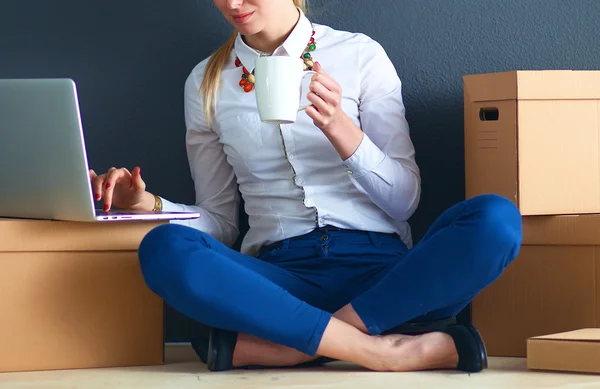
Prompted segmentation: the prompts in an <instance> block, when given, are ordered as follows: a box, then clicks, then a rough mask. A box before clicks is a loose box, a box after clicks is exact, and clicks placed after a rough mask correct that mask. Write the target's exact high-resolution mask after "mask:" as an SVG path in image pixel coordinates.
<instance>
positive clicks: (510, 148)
mask: <svg viewBox="0 0 600 389" xmlns="http://www.w3.org/2000/svg"><path fill="white" fill-rule="evenodd" d="M599 107H600V71H571V70H551V71H514V72H504V73H492V74H478V75H468V76H465V77H464V113H465V118H464V120H465V170H466V171H465V173H466V177H465V179H466V195H467V198H469V197H472V196H475V195H478V194H482V193H496V194H500V195H503V196H506V197H508V198H510V199H512V200H513V201H514V202H515V204H516V205H517V206H518V207H519V209H520V210H521V213H522V214H523V215H561V214H585V213H600V117H599V115H598V109H599Z"/></svg>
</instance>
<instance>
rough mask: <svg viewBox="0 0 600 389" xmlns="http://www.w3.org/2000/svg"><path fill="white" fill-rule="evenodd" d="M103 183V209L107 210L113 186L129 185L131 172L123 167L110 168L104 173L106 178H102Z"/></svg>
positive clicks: (110, 204)
mask: <svg viewBox="0 0 600 389" xmlns="http://www.w3.org/2000/svg"><path fill="white" fill-rule="evenodd" d="M103 184H104V187H103V188H102V190H103V192H104V194H103V197H104V210H105V211H108V210H109V209H110V207H111V206H112V200H113V193H114V190H115V187H116V186H117V185H118V184H122V185H123V186H125V187H130V186H131V173H130V172H129V170H127V169H125V168H121V169H115V168H111V169H109V171H108V173H107V174H106V178H105V179H104V183H103Z"/></svg>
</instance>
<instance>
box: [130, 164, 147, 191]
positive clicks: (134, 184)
mask: <svg viewBox="0 0 600 389" xmlns="http://www.w3.org/2000/svg"><path fill="white" fill-rule="evenodd" d="M131 188H132V189H135V190H139V191H144V190H146V183H145V182H144V180H142V169H141V168H140V167H139V166H136V167H135V168H134V169H133V171H132V172H131Z"/></svg>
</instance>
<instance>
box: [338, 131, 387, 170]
mask: <svg viewBox="0 0 600 389" xmlns="http://www.w3.org/2000/svg"><path fill="white" fill-rule="evenodd" d="M385 158H386V155H385V153H384V152H383V151H381V149H379V147H377V145H375V143H373V141H372V140H371V139H370V138H369V137H368V136H367V134H363V139H362V141H361V142H360V145H358V148H357V149H356V151H355V152H354V154H352V155H351V156H350V158H348V159H346V160H345V161H344V162H343V163H342V164H343V165H344V167H345V168H346V170H347V172H348V174H351V175H352V176H353V177H354V178H358V177H362V176H364V175H365V174H368V173H370V172H371V171H373V170H374V169H375V168H376V167H377V166H379V165H381V163H382V162H383V161H384V160H385Z"/></svg>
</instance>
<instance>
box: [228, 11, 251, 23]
mask: <svg viewBox="0 0 600 389" xmlns="http://www.w3.org/2000/svg"><path fill="white" fill-rule="evenodd" d="M253 14H254V12H249V13H245V14H241V15H233V21H234V22H236V23H244V22H246V21H248V19H250V17H251V16H252V15H253Z"/></svg>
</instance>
